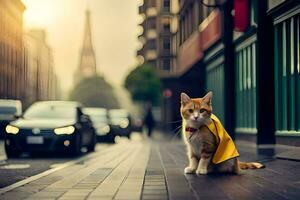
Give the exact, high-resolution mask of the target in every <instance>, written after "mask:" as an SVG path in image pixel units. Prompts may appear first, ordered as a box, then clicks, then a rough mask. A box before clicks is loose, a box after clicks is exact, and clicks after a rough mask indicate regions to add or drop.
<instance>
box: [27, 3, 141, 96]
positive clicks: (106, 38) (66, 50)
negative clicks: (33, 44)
mask: <svg viewBox="0 0 300 200" xmlns="http://www.w3.org/2000/svg"><path fill="white" fill-rule="evenodd" d="M22 1H23V3H24V4H25V6H26V11H25V13H24V23H25V29H26V30H28V29H31V28H44V29H46V31H47V34H48V35H47V41H48V43H49V45H50V46H51V47H52V49H53V53H54V65H55V69H56V72H57V74H58V75H59V77H60V80H61V83H62V87H63V89H64V90H68V89H70V87H72V81H73V73H74V70H75V69H76V68H77V67H78V62H79V53H80V48H81V45H82V40H83V32H84V30H83V29H84V19H85V10H86V8H89V9H90V11H91V25H92V37H93V43H94V48H95V52H96V61H97V70H98V72H100V73H101V74H103V75H104V76H105V78H106V80H108V81H109V82H110V83H112V84H114V85H120V84H122V82H123V80H124V78H125V76H126V74H127V73H128V70H129V69H131V68H132V67H134V66H135V65H136V63H137V60H136V49H137V48H138V41H137V35H138V31H139V30H138V28H137V24H138V22H139V17H138V4H139V1H138V0H22Z"/></svg>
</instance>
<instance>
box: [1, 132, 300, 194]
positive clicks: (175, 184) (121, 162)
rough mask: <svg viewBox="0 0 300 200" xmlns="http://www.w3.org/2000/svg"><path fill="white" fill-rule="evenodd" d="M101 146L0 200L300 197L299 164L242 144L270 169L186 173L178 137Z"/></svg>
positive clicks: (248, 155)
mask: <svg viewBox="0 0 300 200" xmlns="http://www.w3.org/2000/svg"><path fill="white" fill-rule="evenodd" d="M98 146H99V147H98V149H97V151H96V152H94V153H91V154H88V155H85V156H82V157H81V158H76V159H73V160H72V161H69V162H66V163H67V164H66V163H62V164H61V165H58V166H56V167H54V168H53V169H50V170H47V171H45V172H43V173H41V174H37V175H35V176H33V177H30V178H28V179H24V180H23V181H21V182H17V183H15V184H13V185H10V186H7V187H4V188H2V189H0V199H62V200H63V199H91V200H92V199H251V200H252V199H272V200H273V199H299V198H300V190H299V189H300V162H296V161H291V160H282V159H276V157H275V156H272V157H270V156H265V155H257V153H256V152H257V150H256V148H255V145H254V144H252V143H247V142H238V143H237V146H238V149H239V152H240V154H241V160H243V161H261V162H263V163H264V164H265V165H266V168H265V169H260V170H247V171H243V173H242V175H216V174H215V175H201V176H197V175H194V174H193V175H185V174H184V173H183V169H184V167H185V166H186V165H187V158H186V154H185V146H184V145H183V143H182V141H181V140H178V139H171V138H166V137H162V136H161V135H158V134H156V135H154V139H151V140H149V139H146V138H143V137H141V136H140V135H135V136H134V137H133V138H132V139H131V140H130V141H129V140H126V139H124V140H123V139H120V140H119V141H118V143H117V144H115V145H106V146H102V145H98ZM282 152H283V148H282V151H281V153H282ZM51 170H52V171H51Z"/></svg>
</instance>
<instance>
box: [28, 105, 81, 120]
mask: <svg viewBox="0 0 300 200" xmlns="http://www.w3.org/2000/svg"><path fill="white" fill-rule="evenodd" d="M75 116H76V109H75V107H72V106H66V105H50V104H34V105H32V106H31V107H30V108H28V110H27V111H26V112H25V114H24V116H23V117H24V118H26V119H39V118H41V119H57V118H59V119H74V118H75Z"/></svg>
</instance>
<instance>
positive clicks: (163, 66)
mask: <svg viewBox="0 0 300 200" xmlns="http://www.w3.org/2000/svg"><path fill="white" fill-rule="evenodd" d="M170 69H171V61H170V59H163V60H162V62H161V70H164V71H170Z"/></svg>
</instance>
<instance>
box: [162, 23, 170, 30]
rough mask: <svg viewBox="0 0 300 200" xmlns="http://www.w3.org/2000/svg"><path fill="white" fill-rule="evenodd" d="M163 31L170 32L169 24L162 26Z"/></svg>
mask: <svg viewBox="0 0 300 200" xmlns="http://www.w3.org/2000/svg"><path fill="white" fill-rule="evenodd" d="M163 30H164V31H166V32H170V24H164V25H163Z"/></svg>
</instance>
